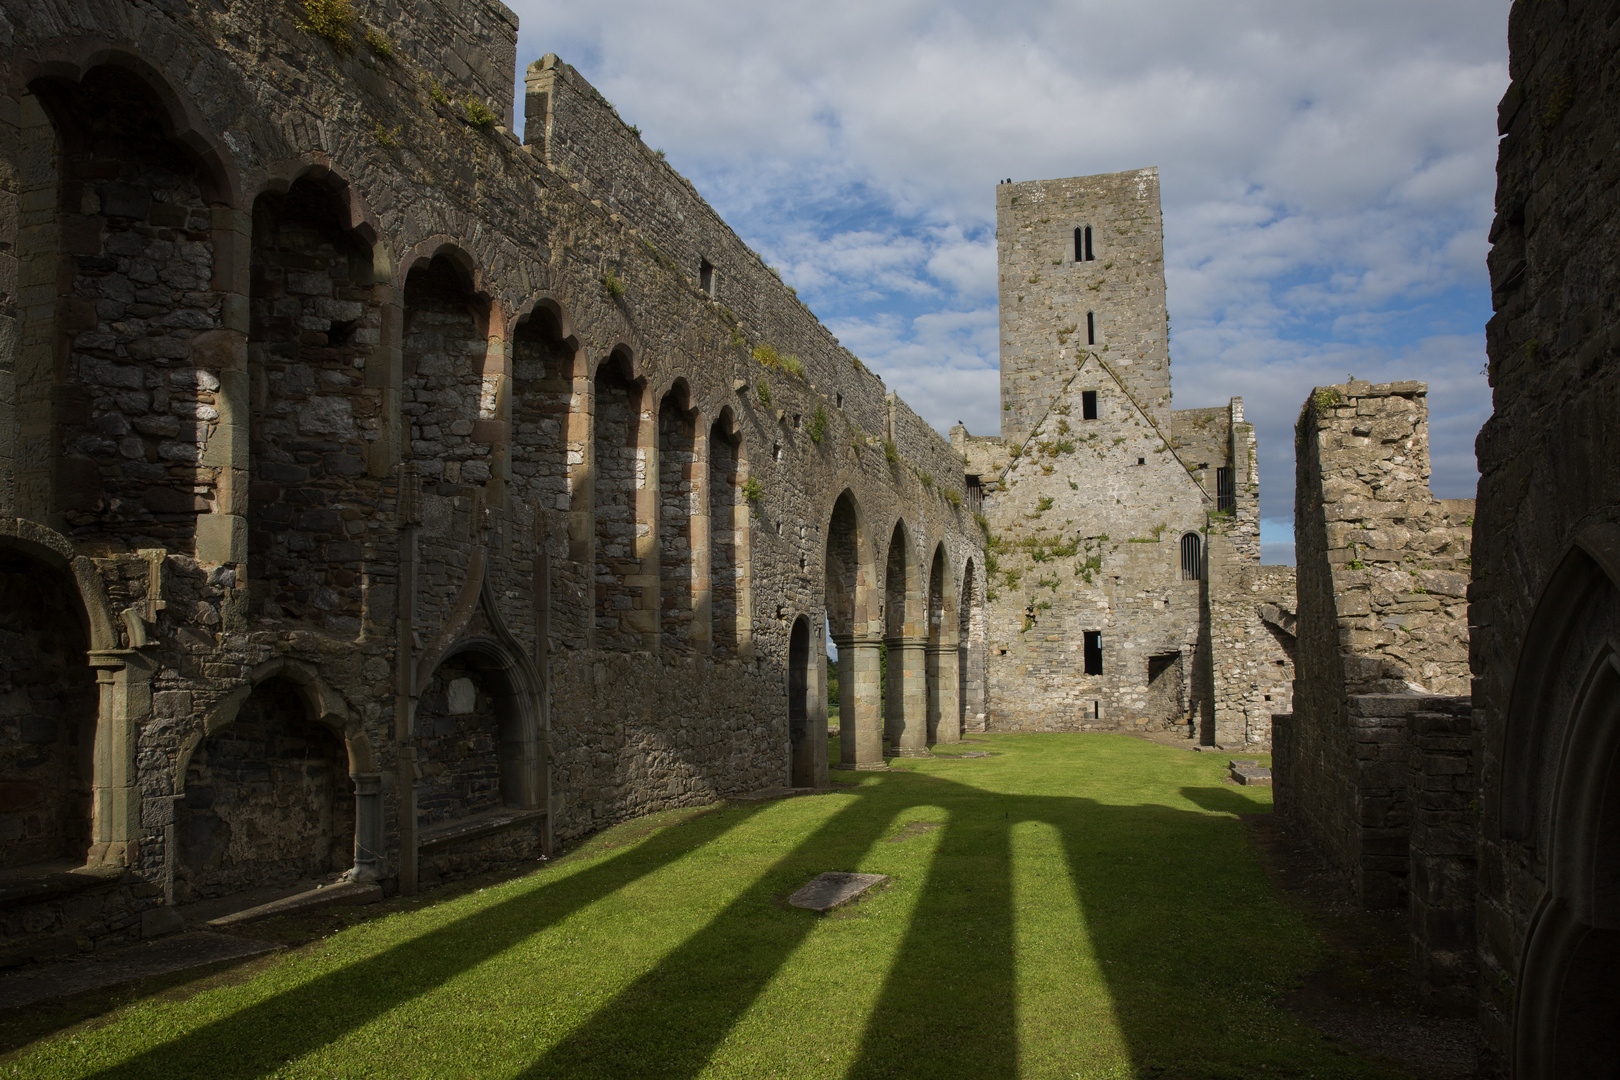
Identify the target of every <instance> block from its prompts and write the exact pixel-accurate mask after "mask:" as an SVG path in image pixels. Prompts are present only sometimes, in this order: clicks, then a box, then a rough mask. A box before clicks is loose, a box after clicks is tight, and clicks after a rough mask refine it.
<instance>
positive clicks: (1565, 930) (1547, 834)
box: [1500, 526, 1620, 1080]
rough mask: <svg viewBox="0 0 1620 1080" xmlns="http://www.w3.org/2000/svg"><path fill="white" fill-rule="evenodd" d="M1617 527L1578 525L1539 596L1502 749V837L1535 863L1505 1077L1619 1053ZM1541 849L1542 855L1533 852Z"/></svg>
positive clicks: (1607, 1059)
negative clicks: (1539, 882)
mask: <svg viewBox="0 0 1620 1080" xmlns="http://www.w3.org/2000/svg"><path fill="white" fill-rule="evenodd" d="M1617 556H1620V529H1616V528H1614V527H1612V526H1609V527H1601V528H1599V529H1596V530H1593V531H1592V532H1591V533H1588V534H1587V535H1585V536H1583V537H1582V539H1581V542H1580V544H1579V545H1578V546H1577V547H1576V548H1575V549H1574V550H1572V551H1571V552H1570V553H1569V555H1568V556H1566V558H1565V559H1564V561H1563V562H1562V563H1561V564H1560V566H1559V568H1558V570H1557V571H1556V572H1555V573H1554V574H1553V576H1552V579H1551V580H1550V581H1549V583H1548V585H1547V587H1546V588H1545V590H1544V591H1543V593H1542V595H1541V598H1540V599H1539V600H1538V602H1537V604H1536V609H1535V614H1534V615H1533V616H1532V618H1531V620H1530V623H1529V626H1528V629H1527V631H1526V633H1525V638H1524V648H1523V651H1522V653H1521V655H1520V658H1519V664H1518V668H1517V670H1516V672H1515V675H1514V681H1513V691H1512V694H1511V697H1510V702H1509V707H1508V717H1507V724H1506V728H1505V732H1504V740H1503V747H1502V757H1501V761H1502V778H1501V786H1500V821H1501V830H1502V835H1503V839H1505V840H1507V841H1510V842H1516V843H1517V844H1520V845H1523V846H1524V848H1525V850H1526V851H1528V852H1530V853H1531V854H1532V857H1533V858H1534V860H1535V862H1539V863H1541V866H1540V870H1541V874H1539V875H1538V876H1541V877H1543V879H1544V883H1545V888H1544V891H1543V894H1542V896H1541V899H1540V901H1539V903H1538V904H1537V906H1536V909H1535V913H1534V915H1533V916H1532V918H1531V921H1530V924H1529V927H1528V932H1527V934H1526V940H1525V945H1524V951H1523V955H1522V958H1521V961H1520V971H1519V978H1518V985H1517V986H1516V987H1515V993H1514V1006H1515V1016H1514V1052H1513V1056H1514V1062H1513V1075H1514V1076H1515V1077H1517V1078H1521V1080H1552V1078H1554V1077H1566V1076H1614V1075H1616V1074H1617V1071H1620V1070H1617V1064H1616V1063H1617V1062H1620V995H1617V994H1616V993H1615V992H1614V972H1615V971H1616V970H1617V968H1620V583H1617V582H1620V578H1617V576H1616V573H1615V571H1616V570H1617V569H1620V558H1617ZM1543 860H1544V861H1543Z"/></svg>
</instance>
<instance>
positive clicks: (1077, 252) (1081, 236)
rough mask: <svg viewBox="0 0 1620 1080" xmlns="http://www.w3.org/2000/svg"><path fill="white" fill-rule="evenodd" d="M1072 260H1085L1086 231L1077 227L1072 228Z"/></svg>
mask: <svg viewBox="0 0 1620 1080" xmlns="http://www.w3.org/2000/svg"><path fill="white" fill-rule="evenodd" d="M1074 261H1075V262H1085V261H1086V231H1085V230H1084V229H1082V228H1079V227H1076V228H1075V230H1074Z"/></svg>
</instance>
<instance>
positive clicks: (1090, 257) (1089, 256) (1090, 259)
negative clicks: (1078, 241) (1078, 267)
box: [1086, 225, 1097, 262]
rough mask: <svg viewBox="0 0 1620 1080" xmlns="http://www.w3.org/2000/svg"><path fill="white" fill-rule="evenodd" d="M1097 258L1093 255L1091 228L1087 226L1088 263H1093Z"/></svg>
mask: <svg viewBox="0 0 1620 1080" xmlns="http://www.w3.org/2000/svg"><path fill="white" fill-rule="evenodd" d="M1096 257H1097V256H1095V255H1093V254H1092V253H1091V226H1090V225H1087V226H1086V262H1091V261H1092V260H1093V259H1095V258H1096Z"/></svg>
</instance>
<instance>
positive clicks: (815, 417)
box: [809, 402, 827, 446]
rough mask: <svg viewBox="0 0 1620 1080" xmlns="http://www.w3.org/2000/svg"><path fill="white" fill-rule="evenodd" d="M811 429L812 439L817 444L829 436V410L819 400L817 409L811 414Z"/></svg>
mask: <svg viewBox="0 0 1620 1080" xmlns="http://www.w3.org/2000/svg"><path fill="white" fill-rule="evenodd" d="M809 431H810V441H811V442H813V443H815V444H816V445H817V446H820V445H821V440H822V439H825V438H826V437H827V410H826V408H825V407H824V406H822V405H821V404H820V403H819V402H817V404H816V411H815V412H813V413H811V414H810V428H809Z"/></svg>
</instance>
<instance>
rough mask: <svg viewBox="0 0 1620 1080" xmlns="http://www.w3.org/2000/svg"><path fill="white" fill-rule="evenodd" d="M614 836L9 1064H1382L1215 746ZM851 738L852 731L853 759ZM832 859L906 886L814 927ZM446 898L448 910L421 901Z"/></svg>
mask: <svg viewBox="0 0 1620 1080" xmlns="http://www.w3.org/2000/svg"><path fill="white" fill-rule="evenodd" d="M959 749H960V750H993V751H995V752H996V755H997V756H994V757H990V758H979V759H953V758H947V757H943V756H942V757H938V758H934V759H922V760H916V761H907V762H904V763H902V765H901V767H900V768H897V769H896V771H894V772H890V773H879V774H859V775H858V776H857V774H852V773H835V774H834V776H835V777H836V778H837V779H839V780H850V781H854V780H857V779H858V783H856V784H853V785H852V786H849V787H843V788H839V789H837V790H836V791H835V792H833V793H830V794H825V795H818V796H812V797H802V798H796V799H788V800H783V801H778V802H772V803H766V804H756V805H726V806H722V807H719V808H715V809H711V810H707V811H702V812H696V813H693V812H690V811H688V812H677V813H671V814H665V815H660V816H659V817H657V818H655V819H643V820H641V821H638V822H632V823H629V824H628V825H626V826H621V827H620V828H618V829H614V830H610V831H608V832H606V833H604V834H602V835H600V836H598V837H597V838H595V839H594V840H592V841H591V842H590V843H588V844H586V845H584V846H582V847H581V848H580V849H579V850H577V851H575V852H572V853H571V854H569V855H568V856H566V857H564V858H562V859H559V860H556V861H555V862H553V863H552V864H551V865H549V866H547V867H545V868H544V869H541V870H539V871H536V872H535V873H532V874H529V875H527V876H524V877H521V878H517V879H514V880H511V881H508V882H506V883H504V884H501V885H498V886H493V887H489V888H485V889H481V890H478V891H476V892H470V893H467V894H465V895H462V896H459V897H454V898H451V899H448V900H446V901H443V902H438V903H423V902H420V901H419V902H416V903H415V904H413V905H410V906H408V907H407V908H406V909H404V910H400V911H398V912H395V913H393V914H389V915H387V916H386V917H382V918H371V919H369V920H368V921H365V922H362V923H360V924H358V925H354V926H352V927H349V928H348V929H345V930H342V931H341V932H338V933H334V934H332V935H331V936H327V937H324V938H322V939H320V940H318V941H315V942H313V943H310V944H308V945H305V946H303V947H301V948H299V949H296V950H293V951H291V952H289V953H287V954H284V955H282V956H280V957H277V958H276V959H274V960H272V961H259V962H256V963H255V964H254V965H252V966H251V967H250V968H249V969H245V970H246V974H239V975H238V976H237V977H235V978H224V979H214V980H211V981H204V982H203V983H202V984H200V987H192V988H190V989H189V990H188V991H187V992H184V993H176V992H174V991H173V990H170V991H166V992H164V993H160V994H156V995H152V996H143V997H139V998H136V999H135V1000H133V1001H130V1002H128V1003H126V1004H122V1005H120V1006H119V1007H118V1008H116V1009H115V1010H114V1011H113V1012H111V1013H110V1014H108V1015H107V1016H104V1017H101V1018H99V1019H97V1020H94V1021H91V1022H88V1023H83V1024H78V1025H75V1026H72V1027H68V1028H64V1029H63V1030H60V1031H57V1032H55V1033H54V1034H50V1035H47V1036H45V1037H43V1038H41V1039H40V1040H38V1041H36V1042H33V1043H31V1044H30V1045H27V1046H24V1047H23V1048H22V1049H20V1050H18V1051H17V1052H15V1053H13V1054H11V1055H9V1056H8V1057H7V1058H5V1059H3V1060H0V1076H5V1075H15V1076H49V1077H69V1076H74V1077H78V1076H96V1077H108V1078H111V1077H117V1078H126V1077H128V1078H133V1077H154V1078H165V1080H172V1078H181V1077H210V1078H221V1080H226V1078H236V1077H243V1078H245V1077H263V1076H277V1077H345V1078H350V1077H478V1078H491V1077H499V1078H507V1077H534V1078H541V1077H545V1078H550V1077H603V1078H607V1077H614V1078H620V1077H669V1078H676V1077H749V1078H753V1077H862V1078H864V1077H883V1076H895V1077H926V1078H930V1080H933V1078H945V1077H973V1078H994V1077H1014V1076H1029V1077H1062V1078H1071V1077H1129V1076H1152V1077H1252V1076H1257V1075H1264V1076H1313V1077H1380V1076H1394V1075H1399V1074H1397V1073H1392V1072H1389V1071H1386V1070H1385V1069H1383V1068H1381V1067H1379V1066H1377V1065H1374V1064H1372V1063H1369V1062H1366V1061H1362V1060H1360V1059H1357V1058H1354V1057H1351V1056H1347V1055H1345V1054H1343V1053H1342V1052H1341V1051H1339V1050H1338V1049H1336V1047H1335V1045H1334V1044H1332V1043H1329V1042H1327V1041H1326V1040H1324V1039H1323V1038H1322V1037H1321V1036H1320V1035H1319V1034H1318V1033H1317V1032H1316V1031H1315V1030H1314V1029H1312V1028H1310V1027H1308V1026H1306V1025H1305V1024H1303V1023H1302V1022H1300V1021H1298V1020H1297V1019H1295V1018H1294V1017H1293V1016H1292V1015H1290V1014H1289V1013H1288V1012H1286V1011H1284V1010H1283V1009H1281V1008H1279V1007H1278V1006H1277V1005H1276V1004H1275V1002H1276V1001H1277V999H1278V998H1279V997H1280V996H1281V995H1283V994H1284V993H1286V992H1287V991H1288V990H1289V989H1290V988H1291V987H1293V986H1294V985H1296V984H1297V983H1298V980H1299V979H1300V978H1301V977H1302V976H1303V975H1304V974H1305V973H1306V972H1308V971H1311V970H1312V969H1313V968H1314V967H1316V966H1318V965H1319V964H1320V963H1321V962H1322V960H1323V955H1322V946H1321V943H1320V941H1319V939H1318V937H1317V936H1316V934H1315V933H1314V932H1313V931H1312V930H1311V929H1310V927H1309V926H1308V924H1307V923H1306V921H1305V919H1304V917H1303V916H1302V915H1300V914H1299V913H1298V912H1297V910H1296V909H1294V908H1292V907H1289V906H1286V905H1285V904H1283V903H1282V902H1281V901H1280V900H1279V899H1278V898H1277V896H1276V894H1275V892H1274V891H1273V889H1272V887H1271V886H1270V884H1269V883H1268V880H1267V878H1266V875H1265V873H1264V871H1263V869H1262V867H1261V866H1260V864H1259V863H1258V862H1257V860H1256V857H1255V855H1254V853H1253V850H1252V848H1251V846H1250V844H1249V842H1248V839H1247V836H1246V826H1244V825H1243V823H1242V822H1240V821H1238V820H1237V817H1236V815H1238V814H1241V813H1251V812H1254V811H1257V810H1267V809H1269V806H1270V793H1269V791H1268V790H1267V789H1248V788H1237V787H1232V786H1229V785H1225V784H1223V783H1221V779H1220V778H1221V775H1222V773H1223V771H1224V770H1223V766H1224V764H1225V757H1224V756H1221V755H1213V754H1191V753H1188V752H1186V751H1185V750H1182V749H1177V748H1170V747H1164V746H1156V745H1152V744H1150V743H1147V742H1144V741H1141V740H1137V739H1132V738H1129V737H1125V736H1110V735H997V736H990V737H988V738H987V739H986V740H985V741H984V742H982V743H971V744H967V745H965V746H963V747H960V748H959ZM835 754H836V751H835ZM824 870H861V871H873V872H878V873H884V874H888V875H889V876H890V878H891V883H890V885H889V886H888V887H887V888H886V889H884V890H882V891H880V892H878V893H876V894H875V895H869V896H868V898H866V899H864V900H862V901H860V902H857V903H856V904H853V905H851V906H849V907H847V908H845V909H841V910H839V911H836V912H833V913H831V914H829V915H826V916H821V915H816V914H813V913H811V912H807V911H801V910H798V909H796V908H791V907H789V906H787V904H786V903H785V898H786V897H787V895H788V894H789V893H791V892H792V891H793V890H795V889H796V888H798V887H799V886H800V885H802V884H803V883H804V882H805V881H806V880H807V879H808V878H810V877H811V876H813V875H814V874H817V873H819V872H821V871H824ZM428 899H432V898H431V897H429V898H428Z"/></svg>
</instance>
